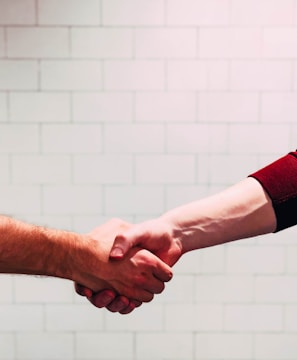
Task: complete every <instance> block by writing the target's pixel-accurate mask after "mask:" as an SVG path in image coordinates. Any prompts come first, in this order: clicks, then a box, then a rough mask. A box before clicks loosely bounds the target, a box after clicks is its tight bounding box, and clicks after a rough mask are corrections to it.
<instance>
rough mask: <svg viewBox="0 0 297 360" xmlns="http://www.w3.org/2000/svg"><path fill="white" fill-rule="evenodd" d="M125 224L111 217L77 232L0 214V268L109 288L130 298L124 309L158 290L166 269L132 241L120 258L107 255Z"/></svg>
mask: <svg viewBox="0 0 297 360" xmlns="http://www.w3.org/2000/svg"><path fill="white" fill-rule="evenodd" d="M129 228H130V225H129V224H128V223H125V222H124V221H121V220H117V219H114V220H111V221H109V222H108V223H106V224H104V225H102V226H99V227H97V228H96V229H94V230H93V231H91V232H90V233H88V234H77V233H74V232H68V231H61V230H56V229H49V228H44V227H39V226H35V225H31V224H28V223H25V222H22V221H17V220H14V219H12V218H9V217H6V216H0V234H1V238H0V273H10V274H28V275H44V276H54V277H59V278H65V279H69V280H72V281H74V282H77V283H79V284H82V286H84V287H86V288H88V289H89V291H91V292H94V293H96V292H98V291H100V290H103V289H111V290H112V291H113V292H114V293H117V294H122V295H124V296H125V297H127V298H129V299H131V301H130V303H129V304H130V305H129V304H128V305H129V306H130V307H129V309H131V308H134V307H135V306H139V305H140V304H141V303H142V302H148V301H151V300H152V299H153V297H154V294H158V293H160V292H162V291H163V289H164V282H166V281H169V280H170V279H171V277H172V271H171V269H170V267H169V266H168V265H166V264H164V263H163V262H162V261H161V260H160V259H159V258H158V257H156V256H154V255H153V254H152V253H150V252H149V251H148V250H145V249H140V248H139V247H137V246H136V247H133V249H131V251H129V252H128V255H127V256H125V258H123V261H113V260H111V259H110V258H109V253H110V249H111V246H112V243H113V240H114V238H115V237H116V235H117V234H118V233H120V232H123V231H127V229H129ZM124 310H125V309H122V311H123V313H124Z"/></svg>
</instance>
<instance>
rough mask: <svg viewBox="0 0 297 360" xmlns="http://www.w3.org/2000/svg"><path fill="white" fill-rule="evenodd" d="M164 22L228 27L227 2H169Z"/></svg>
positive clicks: (190, 0)
mask: <svg viewBox="0 0 297 360" xmlns="http://www.w3.org/2000/svg"><path fill="white" fill-rule="evenodd" d="M167 6H168V7H167V17H166V21H167V24H169V25H196V26H208V25H216V26H217V25H228V23H229V9H230V6H229V2H228V1H227V0H210V1H207V2H205V1H203V0H198V1H197V0H171V1H169V2H168V5H167Z"/></svg>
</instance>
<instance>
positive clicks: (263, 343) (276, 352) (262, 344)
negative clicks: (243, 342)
mask: <svg viewBox="0 0 297 360" xmlns="http://www.w3.org/2000/svg"><path fill="white" fill-rule="evenodd" d="M296 340H297V336H296V334H286V333H282V334H265V333H264V334H261V333H260V334H256V336H255V356H256V358H257V359H259V360H264V359H267V360H268V359H275V360H281V359H287V360H293V359H295V358H296V352H297V341H296Z"/></svg>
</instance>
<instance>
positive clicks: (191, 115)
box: [135, 92, 197, 123]
mask: <svg viewBox="0 0 297 360" xmlns="http://www.w3.org/2000/svg"><path fill="white" fill-rule="evenodd" d="M196 106H197V96H196V94H195V93H194V92H169V93H162V92H142V93H137V94H136V99H135V118H136V121H137V122H154V123H155V122H161V123H163V122H168V123H171V122H195V120H196Z"/></svg>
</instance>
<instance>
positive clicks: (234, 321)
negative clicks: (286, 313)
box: [224, 304, 283, 332]
mask: <svg viewBox="0 0 297 360" xmlns="http://www.w3.org/2000/svg"><path fill="white" fill-rule="evenodd" d="M224 329H225V330H226V331H236V332H249V331H251V332H267V331H269V332H272V331H274V332H279V331H282V330H283V307H282V305H267V304H264V305H262V304H261V305H259V304H249V305H237V304H232V305H226V306H225V309H224Z"/></svg>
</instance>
